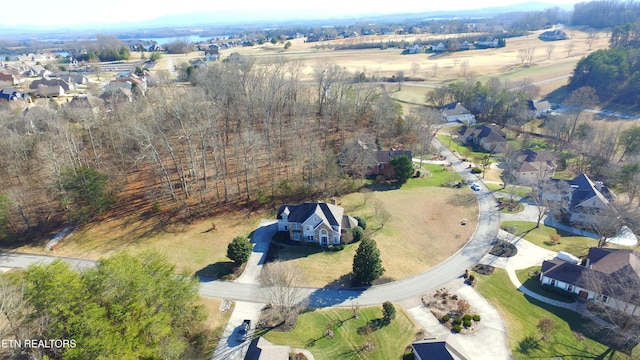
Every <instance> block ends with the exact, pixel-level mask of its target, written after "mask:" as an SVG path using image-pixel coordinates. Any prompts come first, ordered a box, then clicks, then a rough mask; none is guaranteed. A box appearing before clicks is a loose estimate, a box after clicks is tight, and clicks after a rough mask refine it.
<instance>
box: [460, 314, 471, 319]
mask: <svg viewBox="0 0 640 360" xmlns="http://www.w3.org/2000/svg"><path fill="white" fill-rule="evenodd" d="M462 320H464V321H471V314H465V315H464V316H463V317H462Z"/></svg>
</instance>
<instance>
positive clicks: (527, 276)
mask: <svg viewBox="0 0 640 360" xmlns="http://www.w3.org/2000/svg"><path fill="white" fill-rule="evenodd" d="M540 269H541V267H540V266H532V267H530V268H527V269H520V270H516V275H517V276H518V280H520V283H521V284H522V285H523V286H524V287H526V288H527V289H529V290H531V291H533V292H535V293H538V294H540V295H542V296H545V297H548V298H549V299H553V300H558V301H562V302H566V303H574V302H575V300H573V299H569V298H566V297H563V296H560V295H558V294H556V293H553V292H550V291H546V290H544V289H543V288H542V286H541V284H540V280H538V278H537V277H532V276H531V274H533V273H534V272H539V271H540Z"/></svg>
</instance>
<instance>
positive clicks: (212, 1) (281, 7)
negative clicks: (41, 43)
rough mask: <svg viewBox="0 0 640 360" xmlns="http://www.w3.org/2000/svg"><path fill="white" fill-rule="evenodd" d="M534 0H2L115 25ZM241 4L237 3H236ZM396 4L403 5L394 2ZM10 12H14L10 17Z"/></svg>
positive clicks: (13, 20) (24, 15)
mask: <svg viewBox="0 0 640 360" xmlns="http://www.w3.org/2000/svg"><path fill="white" fill-rule="evenodd" d="M527 1H531V0H481V1H478V0H454V1H434V0H421V1H420V0H419V1H411V2H409V1H403V2H393V1H388V0H384V1H382V0H368V1H362V0H355V1H354V0H351V1H350V0H321V1H313V0H302V1H300V0H297V1H294V0H260V1H257V0H240V1H238V0H205V1H202V0H191V1H166V0H156V1H149V0H107V1H97V0H85V1H51V0H28V1H11V0H8V1H7V0H5V1H2V4H1V5H0V13H2V14H3V15H4V16H1V17H0V25H5V26H14V25H40V26H60V27H64V26H68V25H78V24H110V23H120V22H138V21H144V20H150V19H154V18H157V17H160V16H164V15H169V14H178V13H185V12H209V11H216V10H224V9H226V10H243V11H249V12H254V13H258V14H264V15H265V16H269V15H270V14H273V15H272V16H274V17H279V18H282V17H284V16H283V15H282V14H287V15H293V16H295V15H305V16H304V17H305V18H308V17H309V14H313V17H317V18H325V17H333V16H343V15H358V14H371V13H398V12H420V11H432V10H456V9H477V8H486V7H494V6H503V5H510V4H515V3H522V2H527ZM540 2H548V3H553V4H558V5H559V4H573V3H576V2H578V1H577V0H553V1H548V0H540ZM236 4H237V5H236ZM393 4H402V5H403V7H395V6H393ZM8 15H10V16H8Z"/></svg>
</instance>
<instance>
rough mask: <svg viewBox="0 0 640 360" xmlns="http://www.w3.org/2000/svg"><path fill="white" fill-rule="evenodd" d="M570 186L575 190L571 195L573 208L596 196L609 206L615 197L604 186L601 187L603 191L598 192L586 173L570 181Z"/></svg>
mask: <svg viewBox="0 0 640 360" xmlns="http://www.w3.org/2000/svg"><path fill="white" fill-rule="evenodd" d="M569 185H571V187H572V188H573V189H574V190H573V192H572V193H571V204H570V207H571V208H574V207H576V206H578V205H580V204H581V203H582V202H583V201H585V200H587V199H591V198H592V197H594V196H595V197H598V198H599V199H600V200H601V201H602V202H603V203H605V204H609V200H611V199H613V198H614V197H615V195H613V193H611V191H610V190H609V188H608V187H606V186H604V185H602V186H601V190H597V189H596V187H595V184H594V183H593V182H592V181H591V179H589V177H587V175H585V174H584V173H580V174H579V175H578V176H576V177H575V178H574V179H573V180H571V181H569ZM605 194H606V196H605Z"/></svg>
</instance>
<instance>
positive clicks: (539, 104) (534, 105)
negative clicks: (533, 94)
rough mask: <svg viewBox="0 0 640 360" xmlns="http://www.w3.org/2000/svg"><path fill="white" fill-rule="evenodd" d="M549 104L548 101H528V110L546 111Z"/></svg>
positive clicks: (549, 106)
mask: <svg viewBox="0 0 640 360" xmlns="http://www.w3.org/2000/svg"><path fill="white" fill-rule="evenodd" d="M550 108H551V104H550V103H549V102H548V101H546V100H545V101H534V100H529V109H531V110H546V109H550Z"/></svg>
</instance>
